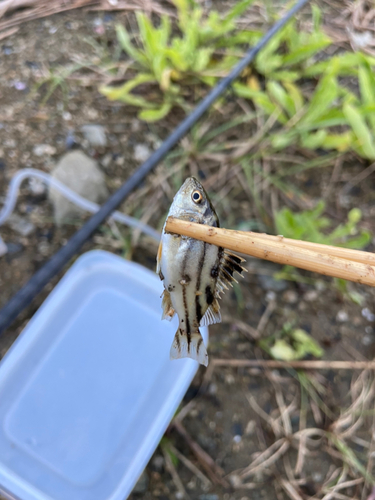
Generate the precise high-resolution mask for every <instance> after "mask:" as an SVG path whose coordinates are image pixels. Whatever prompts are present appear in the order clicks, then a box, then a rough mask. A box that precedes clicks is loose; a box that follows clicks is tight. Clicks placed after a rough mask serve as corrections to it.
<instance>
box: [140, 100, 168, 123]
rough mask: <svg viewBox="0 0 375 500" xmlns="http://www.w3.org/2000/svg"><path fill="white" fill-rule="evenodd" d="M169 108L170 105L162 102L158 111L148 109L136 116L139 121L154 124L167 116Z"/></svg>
mask: <svg viewBox="0 0 375 500" xmlns="http://www.w3.org/2000/svg"><path fill="white" fill-rule="evenodd" d="M171 108H172V105H171V103H169V102H164V103H163V105H162V106H161V107H160V108H158V109H148V110H143V111H140V112H139V113H138V116H139V118H140V119H141V120H144V121H146V122H156V121H158V120H161V119H162V118H164V117H165V116H167V114H168V113H169V112H170V110H171Z"/></svg>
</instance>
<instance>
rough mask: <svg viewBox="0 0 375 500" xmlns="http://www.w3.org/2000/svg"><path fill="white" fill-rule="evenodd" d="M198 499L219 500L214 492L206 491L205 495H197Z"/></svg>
mask: <svg viewBox="0 0 375 500" xmlns="http://www.w3.org/2000/svg"><path fill="white" fill-rule="evenodd" d="M199 500H219V496H218V495H215V494H214V493H208V494H205V495H199Z"/></svg>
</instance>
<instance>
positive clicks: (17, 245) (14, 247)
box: [7, 243, 23, 255]
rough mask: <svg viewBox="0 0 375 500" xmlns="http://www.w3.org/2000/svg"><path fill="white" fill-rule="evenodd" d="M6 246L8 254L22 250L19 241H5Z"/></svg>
mask: <svg viewBox="0 0 375 500" xmlns="http://www.w3.org/2000/svg"><path fill="white" fill-rule="evenodd" d="M7 248H8V254H9V255H14V254H16V253H20V252H22V250H23V246H22V245H21V244H20V243H7Z"/></svg>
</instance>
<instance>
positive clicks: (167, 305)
mask: <svg viewBox="0 0 375 500" xmlns="http://www.w3.org/2000/svg"><path fill="white" fill-rule="evenodd" d="M161 307H162V308H163V314H162V316H161V319H166V320H167V321H170V320H171V319H172V318H173V316H174V314H175V310H174V308H173V306H172V301H171V294H170V293H169V292H168V290H164V292H163V300H162V303H161Z"/></svg>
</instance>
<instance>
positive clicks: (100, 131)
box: [81, 123, 107, 148]
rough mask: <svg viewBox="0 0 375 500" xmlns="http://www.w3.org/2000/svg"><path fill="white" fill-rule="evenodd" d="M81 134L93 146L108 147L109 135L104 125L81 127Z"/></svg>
mask: <svg viewBox="0 0 375 500" xmlns="http://www.w3.org/2000/svg"><path fill="white" fill-rule="evenodd" d="M81 132H82V133H83V135H84V136H85V139H87V140H88V141H89V143H90V144H91V145H92V146H96V147H103V148H105V147H106V146H107V135H106V132H105V128H104V127H103V125H96V124H93V123H91V124H87V125H83V126H82V127H81Z"/></svg>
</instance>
